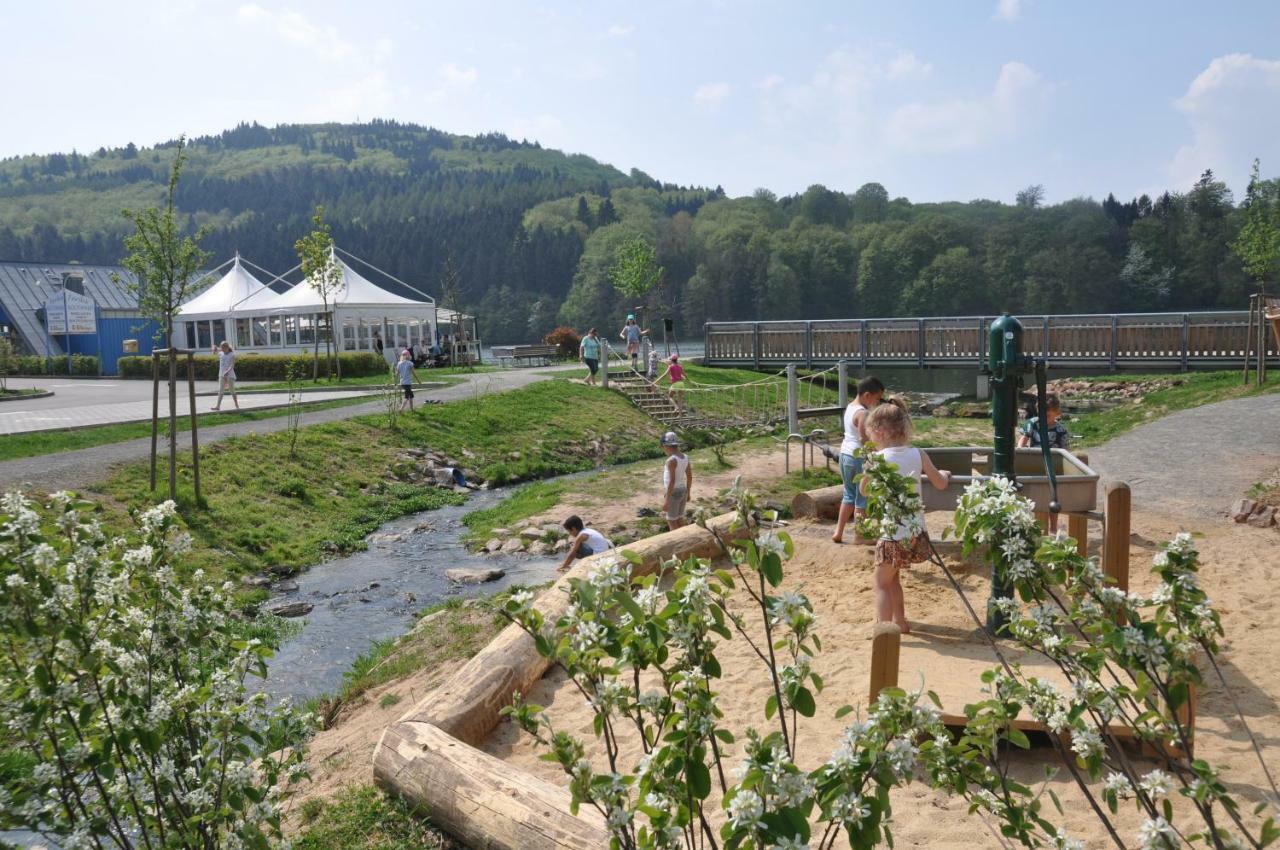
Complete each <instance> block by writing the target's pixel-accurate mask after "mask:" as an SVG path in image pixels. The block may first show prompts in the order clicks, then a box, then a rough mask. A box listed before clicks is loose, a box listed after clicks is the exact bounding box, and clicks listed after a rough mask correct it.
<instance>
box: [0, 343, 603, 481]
mask: <svg viewBox="0 0 1280 850" xmlns="http://www.w3.org/2000/svg"><path fill="white" fill-rule="evenodd" d="M569 368H570V369H571V370H572V369H578V368H580V367H577V366H576V365H575V366H573V367H569ZM547 372H548V370H547V369H537V370H533V369H509V370H504V371H501V372H479V373H476V374H474V375H466V376H463V378H464V380H463V381H462V382H461V383H458V384H454V385H453V386H449V387H441V388H439V389H435V390H429V391H423V392H419V393H418V397H419V398H420V399H421V398H428V399H435V400H438V401H457V400H459V399H467V398H474V397H476V396H478V395H482V394H485V393H490V392H504V391H506V390H513V389H517V388H519V387H524V386H528V385H529V384H532V383H535V382H537V381H542V380H546V379H547V378H548V377H549V376H548V374H547ZM143 383H145V382H143ZM240 401H241V403H242V404H243V403H244V398H243V397H242V398H241V399H240ZM7 403H12V402H7ZM381 407H382V403H381V402H379V401H374V402H370V403H368V404H352V405H350V406H347V407H335V408H330V409H328V410H317V411H313V412H308V413H304V414H303V416H302V424H303V425H316V424H319V423H321V422H333V421H335V420H338V419H348V418H350V417H352V416H362V415H364V414H368V413H377V412H378V411H379V410H380V409H381ZM287 427H288V421H287V417H284V416H280V417H276V418H274V419H266V420H262V421H257V422H236V423H233V424H231V425H219V426H216V427H212V428H202V429H201V430H200V444H201V445H202V446H204V445H208V444H209V443H213V442H216V441H217V440H220V439H225V438H226V437H232V436H237V435H240V434H248V433H250V432H254V433H258V434H265V433H270V432H272V431H281V430H283V429H285V428H287ZM190 445H191V444H190V442H187V443H186V446H187V447H188V451H189V450H190ZM178 446H179V449H181V448H182V446H183V438H182V437H181V436H180V437H179V438H178ZM150 451H151V438H150V437H145V438H143V439H139V440H129V441H127V442H123V443H112V444H109V445H105V446H94V447H93V448H88V449H78V450H76V451H70V452H61V453H59V454H53V455H43V456H40V457H32V458H20V459H18V460H9V461H3V462H0V491H4V490H8V489H10V488H13V487H20V488H21V489H23V490H27V491H42V492H52V491H54V490H60V489H79V488H83V487H84V486H86V485H87V484H92V483H94V482H95V481H100V480H102V479H104V478H106V477H108V476H109V475H110V474H111V472H112V468H113V467H115V466H117V465H119V464H122V463H128V462H129V461H135V460H140V459H143V458H146V457H147V456H148V453H149V452H150Z"/></svg>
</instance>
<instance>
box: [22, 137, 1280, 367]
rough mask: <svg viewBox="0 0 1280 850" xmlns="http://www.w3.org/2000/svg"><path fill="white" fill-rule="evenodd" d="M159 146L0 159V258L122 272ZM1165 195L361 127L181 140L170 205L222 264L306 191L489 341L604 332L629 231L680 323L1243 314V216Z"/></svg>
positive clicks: (274, 225)
mask: <svg viewBox="0 0 1280 850" xmlns="http://www.w3.org/2000/svg"><path fill="white" fill-rule="evenodd" d="M172 149H173V143H167V144H162V145H158V146H156V147H154V148H141V149H139V148H136V147H134V146H133V145H129V146H127V147H125V148H118V149H113V150H106V149H99V150H98V151H96V152H93V153H89V154H81V153H77V152H72V153H69V154H52V155H48V156H30V157H22V158H12V159H7V160H3V161H0V259H6V260H8V259H17V260H49V261H69V260H79V261H81V262H94V263H113V262H117V261H118V260H119V259H120V256H121V247H120V238H121V236H122V235H123V233H124V231H125V222H124V220H123V219H122V218H121V217H120V214H119V211H120V209H121V208H122V207H126V206H130V207H139V206H145V205H147V204H152V203H158V201H159V199H160V197H161V193H162V190H163V183H164V179H165V177H166V174H167V168H168V165H169V162H170V161H171V159H172V153H173V150H172ZM711 179H714V175H709V180H711ZM1269 185H1270V187H1271V190H1272V191H1273V193H1274V188H1275V187H1274V182H1273V183H1272V184H1269ZM1180 188H1181V191H1172V192H1168V193H1164V194H1161V195H1159V196H1158V197H1156V198H1154V199H1153V198H1148V197H1146V196H1142V197H1140V198H1136V199H1133V200H1131V201H1128V202H1121V201H1117V200H1116V199H1115V198H1113V197H1108V198H1107V199H1106V200H1104V201H1103V202H1101V203H1099V202H1096V201H1094V200H1091V199H1079V200H1072V201H1067V202H1065V203H1061V204H1056V205H1049V206H1045V205H1042V204H1041V203H1040V197H1041V195H1040V192H1039V191H1038V189H1037V188H1036V187H1032V188H1031V189H1029V190H1027V191H1025V192H1023V193H1020V195H1019V198H1018V199H1017V201H1016V202H1014V203H1000V202H996V201H971V202H967V203H943V204H913V203H911V202H910V201H909V200H907V199H905V198H892V199H891V197H890V195H889V193H888V192H887V191H886V190H885V188H884V187H883V186H881V185H880V184H878V183H867V184H865V185H864V186H862V187H861V188H859V189H857V190H856V191H854V192H851V193H843V192H839V191H833V190H829V189H827V188H825V187H822V186H812V187H809V189H807V190H806V191H804V192H803V193H800V194H797V195H791V196H786V197H781V198H779V197H775V196H774V195H773V194H772V193H769V192H765V191H760V192H757V193H756V194H755V195H753V196H751V197H745V198H734V199H730V198H726V197H725V196H724V193H723V192H722V191H720V190H718V189H716V190H708V189H693V188H684V187H679V186H674V185H670V184H663V183H660V182H658V181H657V180H654V179H653V178H651V177H649V176H648V175H646V174H644V173H643V172H641V171H638V170H634V169H633V170H632V171H631V172H630V174H624V173H622V172H621V171H618V170H617V169H615V168H613V167H611V166H608V165H604V164H602V163H599V162H597V161H596V160H593V159H591V158H590V157H587V156H581V155H566V154H564V153H561V152H559V151H554V150H549V149H544V148H542V147H540V146H539V145H538V144H536V143H529V142H517V141H514V140H511V139H508V138H506V137H505V136H502V135H499V134H492V135H487V136H479V137H467V136H456V135H451V134H448V133H444V132H441V131H438V130H434V129H429V128H423V127H418V126H414V125H406V124H398V123H395V122H373V123H370V124H354V125H353V124H348V125H337V124H325V125H283V126H279V127H275V128H265V127H261V126H259V125H256V124H254V125H241V126H240V127H237V128H236V129H234V130H229V131H227V132H224V133H222V134H219V135H217V136H208V137H201V138H197V139H194V140H192V144H191V161H190V164H189V166H188V168H187V170H186V172H185V174H184V178H183V181H182V184H181V186H180V193H179V203H180V206H181V208H182V209H183V211H184V212H186V213H187V214H188V216H189V220H188V223H189V226H190V227H192V228H195V227H196V226H197V225H201V224H207V225H210V227H211V228H212V230H211V233H210V235H209V236H208V237H207V238H206V241H205V246H206V247H207V248H208V249H209V250H211V251H212V252H213V253H214V255H215V257H216V258H217V259H218V260H221V259H222V258H225V257H227V256H229V255H230V254H231V252H232V251H235V250H239V251H240V252H241V253H242V254H244V255H245V256H246V257H248V258H250V259H252V260H253V261H254V262H257V263H260V264H262V265H264V266H266V267H268V268H272V269H275V270H278V271H283V270H284V269H286V268H288V267H290V266H292V265H293V264H294V263H295V262H296V258H295V257H294V255H293V247H292V246H293V242H294V240H295V239H296V238H297V237H298V236H299V235H301V234H302V233H303V232H305V231H306V230H307V229H308V227H309V217H310V214H311V212H312V210H313V208H314V206H315V205H316V204H323V205H324V206H325V208H326V216H327V218H328V219H329V220H330V221H331V222H332V224H333V229H334V235H335V238H336V239H337V241H338V243H339V244H340V245H342V246H343V247H344V248H347V249H348V250H350V251H352V252H354V253H356V254H358V255H360V256H362V257H365V258H367V259H369V260H370V261H371V262H373V263H375V264H376V265H378V266H380V267H382V268H384V269H386V270H387V271H389V272H391V273H393V274H395V275H396V276H398V277H401V278H403V279H405V280H406V281H408V282H410V283H412V284H414V285H415V286H418V287H419V288H422V289H425V290H427V291H429V292H432V293H433V294H436V295H437V296H439V295H440V294H441V291H442V282H441V281H442V276H443V275H444V271H445V267H446V263H447V261H448V260H449V259H450V258H451V259H452V265H453V268H454V269H456V271H457V283H458V291H459V293H460V300H461V302H462V305H463V306H464V307H466V308H468V309H471V310H475V311H477V312H478V314H479V315H480V317H481V319H482V323H483V328H482V330H483V333H484V336H485V338H486V339H487V340H488V341H490V342H513V341H520V340H528V339H534V338H537V337H539V336H541V335H542V334H543V333H545V332H546V331H548V330H550V328H551V327H553V326H554V325H555V324H557V323H566V324H570V325H573V326H575V327H577V328H579V329H580V330H581V329H585V327H587V326H588V325H592V324H600V325H603V326H604V327H605V328H612V326H613V325H614V324H617V323H619V318H620V316H621V314H623V313H625V312H626V309H627V307H628V306H630V305H628V304H625V303H623V300H622V299H621V297H620V296H619V295H618V294H617V293H616V292H615V291H614V289H613V287H612V285H611V284H610V283H609V279H608V270H609V269H610V267H611V266H612V265H613V264H614V259H615V256H616V253H617V251H618V249H619V247H620V246H621V245H622V244H623V243H624V242H626V241H627V240H628V239H629V238H631V237H632V236H634V235H637V234H639V235H643V236H645V237H646V238H647V239H649V241H650V242H651V243H652V244H653V245H654V246H655V247H656V248H657V251H658V255H659V261H660V262H661V263H662V265H663V266H664V269H665V272H664V275H663V280H662V286H661V287H660V291H655V292H654V293H653V294H652V296H651V300H652V301H653V306H655V307H661V308H662V309H663V310H664V311H665V312H671V313H672V314H674V315H676V316H677V318H678V320H679V321H680V324H681V326H682V332H683V333H684V334H685V335H696V334H699V333H700V328H701V324H702V322H703V321H705V320H707V319H709V318H711V319H747V318H761V319H784V318H838V317H857V316H880V315H947V314H965V313H977V312H991V311H995V310H999V309H1009V310H1013V311H1016V312H1054V313H1065V312H1110V311H1118V310H1125V311H1141V310H1166V309H1176V310H1181V309H1199V308H1240V307H1241V306H1242V305H1243V304H1245V303H1246V301H1245V298H1246V295H1245V293H1246V292H1247V291H1249V289H1250V285H1249V282H1248V278H1247V276H1246V275H1245V274H1244V272H1243V271H1242V270H1241V267H1240V264H1239V261H1238V259H1237V258H1236V256H1235V254H1234V253H1233V252H1232V250H1231V247H1230V245H1231V242H1232V241H1233V240H1234V238H1235V236H1236V234H1237V233H1238V231H1239V228H1240V226H1241V219H1242V218H1243V212H1242V210H1241V209H1239V208H1237V207H1236V206H1235V205H1234V204H1233V199H1232V197H1231V194H1230V192H1229V191H1228V190H1227V188H1226V187H1225V185H1223V184H1222V183H1220V182H1218V181H1217V180H1215V179H1214V177H1213V175H1212V174H1210V173H1208V172H1206V174H1205V175H1204V177H1203V178H1202V179H1201V180H1200V181H1199V182H1197V183H1196V184H1195V185H1194V186H1190V187H1180Z"/></svg>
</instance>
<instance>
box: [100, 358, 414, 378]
mask: <svg viewBox="0 0 1280 850" xmlns="http://www.w3.org/2000/svg"><path fill="white" fill-rule="evenodd" d="M338 356H339V357H340V358H341V359H342V375H343V377H346V378H362V377H364V376H366V375H382V374H386V373H388V372H390V371H391V366H390V365H388V364H387V361H386V360H384V359H383V358H382V356H381V355H379V354H375V353H374V352H372V351H348V352H343V353H342V354H340V355H338ZM185 360H186V358H185V357H183V358H180V359H179V361H178V362H179V366H180V373H181V374H182V375H183V376H185V374H186V373H185V372H182V371H181V370H182V369H185V368H186V367H185V365H184V361H185ZM311 360H312V356H311V355H310V354H238V355H236V378H238V379H239V380H241V381H283V380H285V373H284V371H285V366H286V365H288V364H289V363H299V364H301V365H302V367H303V372H304V374H305V375H306V376H307V378H308V379H309V378H310V377H311ZM195 361H196V380H197V381H216V380H218V358H217V357H216V356H214V355H212V354H197V355H196V357H195ZM161 362H164V359H163V358H161ZM116 367H117V368H118V369H119V374H120V377H121V378H146V379H149V378H150V377H151V358H150V357H138V356H134V355H131V356H129V357H121V358H120V359H119V360H117V361H116ZM320 374H321V375H323V374H324V355H323V354H322V355H321V357H320Z"/></svg>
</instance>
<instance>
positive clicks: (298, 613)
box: [267, 602, 315, 617]
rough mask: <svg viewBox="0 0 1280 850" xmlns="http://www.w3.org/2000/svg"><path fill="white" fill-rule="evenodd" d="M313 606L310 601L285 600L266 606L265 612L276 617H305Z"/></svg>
mask: <svg viewBox="0 0 1280 850" xmlns="http://www.w3.org/2000/svg"><path fill="white" fill-rule="evenodd" d="M314 607H315V606H314V605H312V604H311V603H310V602H287V603H285V604H284V605H276V606H273V607H271V608H268V609H267V612H268V613H271V614H275V615H276V616H277V617H305V616H306V615H307V614H310V613H311V609H312V608H314Z"/></svg>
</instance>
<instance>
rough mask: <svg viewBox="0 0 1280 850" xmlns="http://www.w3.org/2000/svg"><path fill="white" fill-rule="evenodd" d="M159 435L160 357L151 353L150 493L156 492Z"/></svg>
mask: <svg viewBox="0 0 1280 850" xmlns="http://www.w3.org/2000/svg"><path fill="white" fill-rule="evenodd" d="M159 433H160V355H159V354H156V353H155V352H154V351H152V352H151V492H152V493H154V492H155V491H156V441H157V440H158V438H159Z"/></svg>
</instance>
